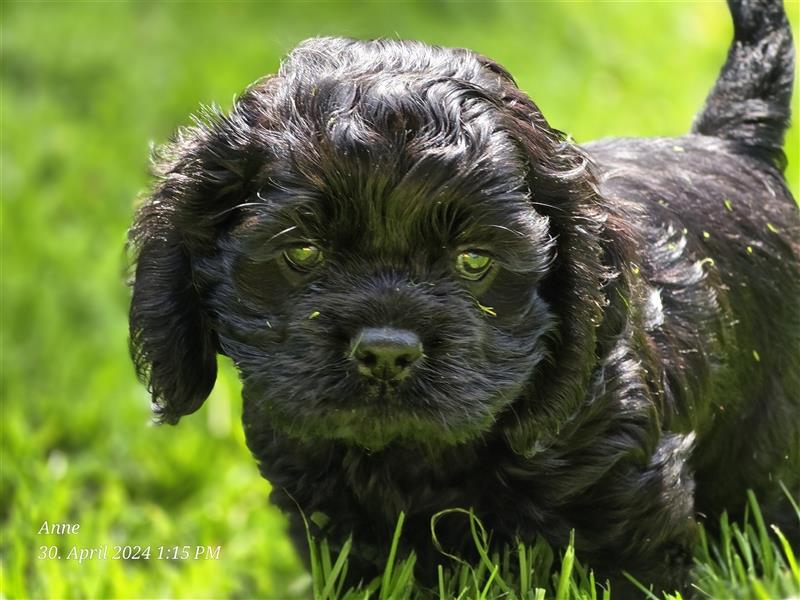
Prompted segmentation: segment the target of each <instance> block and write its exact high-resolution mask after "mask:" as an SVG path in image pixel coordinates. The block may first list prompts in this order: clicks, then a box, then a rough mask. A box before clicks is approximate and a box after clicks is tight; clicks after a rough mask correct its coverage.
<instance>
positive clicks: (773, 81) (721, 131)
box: [692, 0, 794, 170]
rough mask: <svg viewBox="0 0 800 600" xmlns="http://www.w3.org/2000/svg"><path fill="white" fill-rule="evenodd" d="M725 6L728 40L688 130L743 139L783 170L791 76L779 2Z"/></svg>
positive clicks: (740, 1) (743, 0)
mask: <svg viewBox="0 0 800 600" xmlns="http://www.w3.org/2000/svg"><path fill="white" fill-rule="evenodd" d="M728 7H729V8H730V11H731V15H732V16H733V30H734V33H733V42H732V43H731V47H730V49H729V50H728V59H727V61H726V62H725V66H723V67H722V71H721V72H720V74H719V77H718V78H717V82H716V84H715V85H714V88H713V89H712V90H711V93H710V94H709V95H708V98H706V103H705V106H703V109H702V110H701V111H700V113H699V114H698V115H697V117H696V118H695V121H694V124H693V126H692V132H693V133H699V134H702V135H709V136H714V137H719V138H723V139H727V140H731V141H734V142H737V143H739V144H742V145H743V146H745V147H746V149H747V151H748V152H749V153H751V154H755V155H757V156H760V157H761V158H763V159H764V160H766V161H768V162H770V163H771V164H773V165H775V166H776V167H778V168H779V169H781V170H783V169H784V168H786V156H785V154H784V153H783V138H784V135H785V133H786V129H787V128H788V127H789V117H790V113H791V109H790V101H791V97H792V83H793V80H794V47H793V45H792V33H791V30H790V29H789V21H788V20H787V18H786V13H785V12H784V9H783V1H782V0H728Z"/></svg>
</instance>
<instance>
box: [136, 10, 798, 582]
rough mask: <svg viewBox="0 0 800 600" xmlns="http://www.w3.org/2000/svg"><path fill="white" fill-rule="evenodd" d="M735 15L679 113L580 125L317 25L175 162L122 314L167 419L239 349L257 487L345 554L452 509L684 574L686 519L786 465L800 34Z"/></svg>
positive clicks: (468, 76) (731, 506)
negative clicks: (624, 131) (350, 543)
mask: <svg viewBox="0 0 800 600" xmlns="http://www.w3.org/2000/svg"><path fill="white" fill-rule="evenodd" d="M731 10H732V13H733V18H734V23H735V39H734V41H733V45H732V47H731V49H730V53H729V56H728V60H727V63H726V64H725V66H724V68H723V70H722V72H721V74H720V77H719V79H718V81H717V83H716V86H715V87H714V89H713V91H712V92H711V94H710V96H709V98H708V100H707V103H706V106H705V108H704V109H703V110H702V112H701V113H700V115H699V116H698V117H697V120H696V122H695V125H694V127H693V130H692V133H691V134H689V135H687V136H684V137H680V138H669V139H667V138H657V139H614V140H608V141H603V142H598V143H594V144H589V145H586V146H576V145H575V144H573V143H571V142H570V141H569V140H567V139H565V136H564V135H562V134H561V133H560V132H558V131H556V130H555V129H553V128H552V127H550V125H548V123H547V121H546V120H545V119H544V117H543V116H542V114H541V113H540V112H539V110H538V109H537V107H536V106H535V105H534V104H533V102H531V100H530V99H529V98H528V97H527V96H526V95H525V94H524V93H522V92H521V91H520V90H519V89H517V87H516V86H515V85H514V82H513V79H512V78H511V76H510V75H509V74H508V73H507V72H506V71H505V70H504V69H503V68H502V67H501V66H500V65H498V64H497V63H495V62H493V61H491V60H490V59H487V58H485V57H483V56H480V55H478V54H475V53H474V52H471V51H468V50H461V49H446V48H439V47H434V46H427V45H425V44H422V43H418V42H401V41H394V40H376V41H366V42H365V41H356V40H349V39H339V38H321V39H312V40H309V41H307V42H304V43H303V44H301V45H300V46H299V47H298V48H296V49H295V50H294V51H293V52H292V53H291V54H290V55H289V57H288V58H287V59H286V61H285V62H284V64H283V65H282V67H281V69H280V71H279V72H278V74H277V75H275V76H272V77H268V78H266V79H264V80H263V81H261V82H259V83H257V84H255V85H254V86H252V87H251V88H249V89H248V90H246V91H245V92H244V94H243V95H242V96H241V97H240V98H239V99H238V100H237V102H236V103H235V106H234V108H233V110H232V111H231V113H230V114H227V115H222V114H213V115H211V116H210V117H209V118H208V121H207V122H206V123H205V124H201V125H198V126H196V127H192V128H187V129H183V130H181V131H180V132H179V133H178V135H177V136H176V137H175V139H174V140H173V142H172V143H171V144H169V145H167V146H166V147H165V148H162V150H161V151H160V153H159V155H158V158H157V164H156V167H157V169H158V176H159V180H158V183H157V185H156V187H155V189H154V191H153V194H152V197H151V198H150V199H149V200H148V201H147V202H146V203H145V204H144V205H143V206H142V208H141V210H140V211H139V213H138V215H137V217H136V222H135V223H134V225H133V228H132V231H131V241H132V244H133V246H134V248H135V249H136V251H137V252H138V256H137V263H136V275H135V284H134V291H133V302H132V306H131V313H130V317H131V347H132V353H133V357H134V360H135V362H136V365H137V367H138V369H139V372H140V375H141V377H142V378H143V379H144V380H145V381H147V382H148V383H149V386H150V390H151V391H152V394H153V399H154V406H155V411H156V415H157V418H158V419H159V420H160V421H162V422H167V423H176V422H177V421H178V420H179V419H180V417H181V416H183V415H186V414H189V413H191V412H193V411H195V410H197V408H198V407H199V406H200V405H201V404H202V403H203V401H204V399H205V398H206V396H207V395H208V394H209V392H210V391H211V389H212V386H213V384H214V379H215V374H216V366H215V365H216V354H217V353H221V354H224V355H227V356H229V357H230V358H231V359H232V360H233V361H234V363H235V364H236V366H237V368H238V370H239V372H240V374H241V377H242V380H243V384H244V427H245V430H246V434H247V441H248V444H249V447H250V449H251V450H252V452H253V454H254V455H255V457H256V458H257V460H258V462H259V464H260V466H261V471H262V473H263V474H264V476H265V477H266V478H267V479H268V480H269V481H270V482H271V483H272V486H273V492H272V500H273V501H274V502H275V503H276V504H277V505H278V506H280V507H281V508H282V509H284V510H285V511H287V512H289V513H290V515H291V519H292V522H293V527H294V529H295V531H296V533H299V534H300V535H299V536H298V537H299V538H300V539H301V540H304V539H305V538H304V535H303V534H302V528H303V525H302V521H301V519H300V517H299V512H298V509H302V511H303V512H304V513H305V514H306V515H311V514H313V513H317V512H318V513H323V514H324V515H327V516H328V517H329V519H328V524H327V526H326V527H325V528H324V532H323V533H324V534H325V535H327V536H328V537H329V538H331V539H332V540H333V541H334V542H336V541H339V542H341V541H343V540H344V539H345V538H346V536H348V535H350V534H351V532H352V533H353V534H354V540H355V547H356V550H355V556H354V557H353V562H352V563H351V572H353V571H355V572H356V574H357V576H361V577H365V578H366V577H369V576H370V575H371V574H373V573H374V572H375V571H374V569H375V568H376V567H379V566H380V565H381V561H382V559H383V558H384V554H385V552H386V551H387V549H388V547H389V539H390V536H391V533H392V531H393V528H394V524H395V521H396V519H397V516H398V514H399V513H400V511H404V512H405V513H406V515H407V521H406V529H405V539H406V540H407V542H408V545H409V548H413V549H415V550H416V551H417V553H418V554H419V555H420V560H419V564H421V565H428V564H435V563H434V560H438V558H439V557H438V555H436V553H435V552H434V550H433V549H432V544H431V536H430V529H429V527H430V524H429V521H430V518H431V516H432V515H433V514H434V513H436V512H437V511H440V510H442V509H446V508H450V507H464V508H471V509H473V510H474V511H475V513H476V514H477V515H478V516H479V517H480V519H481V520H482V522H483V523H484V525H485V526H486V527H487V528H488V529H491V530H492V531H493V532H494V533H493V536H494V537H493V541H494V542H498V543H501V542H508V541H513V540H514V539H515V538H517V537H520V538H522V539H523V540H530V539H531V538H532V537H533V536H535V535H542V536H544V537H545V538H546V539H547V540H549V541H550V542H551V543H553V544H556V545H563V544H565V543H566V541H567V540H568V536H569V533H570V530H572V529H574V530H575V531H576V544H577V547H578V550H579V553H580V554H581V555H582V556H583V557H584V558H586V559H587V560H588V561H589V562H590V564H592V565H593V566H595V567H596V568H599V569H600V570H601V572H603V573H606V574H613V573H615V572H617V571H618V570H619V569H623V568H624V569H628V570H630V571H633V572H634V573H635V574H636V575H637V576H639V577H641V578H642V579H643V580H645V581H648V582H649V581H656V582H658V583H659V584H661V585H679V584H680V583H681V582H682V579H683V577H684V575H685V569H684V566H685V564H686V556H687V549H688V548H689V547H690V545H691V543H692V540H693V537H694V535H695V519H696V517H697V515H704V516H707V517H708V518H709V519H710V520H711V521H712V522H713V521H715V520H716V519H717V517H718V515H719V514H720V513H721V511H722V510H723V509H728V510H731V511H733V512H734V513H735V512H737V511H739V510H740V509H741V508H742V507H743V504H744V500H745V491H746V490H747V489H748V488H753V489H755V490H756V491H757V494H758V496H759V498H760V499H761V500H762V501H763V502H764V503H765V504H766V505H767V507H768V508H770V507H772V506H773V501H774V499H775V498H776V497H779V496H780V493H779V488H778V483H777V482H778V481H779V480H782V481H784V482H785V483H786V484H787V485H788V486H789V488H790V489H791V490H793V491H795V490H797V489H798V472H800V368H798V365H800V219H798V211H797V206H796V205H795V203H794V201H793V200H792V198H791V196H790V193H789V191H788V190H787V188H786V185H785V182H784V179H783V177H782V175H781V172H782V170H783V169H784V167H785V158H784V155H783V152H782V150H781V146H782V141H783V136H784V132H785V130H786V126H787V121H788V118H789V103H790V96H791V87H792V73H793V48H792V43H791V36H790V31H789V26H788V23H787V20H786V17H785V14H784V12H783V9H782V6H781V3H780V2H779V1H778V0H740V1H734V0H732V1H731ZM776 510H777V509H776ZM775 514H778V513H777V512H776V513H775ZM457 525H458V526H457ZM462 525H463V523H458V524H454V523H450V526H448V527H447V528H446V529H445V530H444V531H440V532H439V534H440V539H441V540H442V542H443V543H444V544H445V545H446V546H448V548H450V549H457V550H464V551H466V548H467V547H468V546H469V545H470V542H469V538H470V536H469V532H468V528H466V527H459V526H462Z"/></svg>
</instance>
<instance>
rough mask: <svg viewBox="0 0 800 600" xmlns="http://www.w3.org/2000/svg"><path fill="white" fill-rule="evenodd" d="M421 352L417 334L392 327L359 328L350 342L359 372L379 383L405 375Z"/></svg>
mask: <svg viewBox="0 0 800 600" xmlns="http://www.w3.org/2000/svg"><path fill="white" fill-rule="evenodd" d="M422 353H423V348H422V342H421V341H420V339H419V336H418V335H417V334H416V333H414V332H413V331H409V330H407V329H395V328H392V327H382V328H373V327H370V328H365V329H362V330H361V331H360V332H359V333H358V335H356V336H355V337H354V338H353V341H352V343H351V345H350V357H351V358H352V360H354V361H355V363H356V366H357V368H358V372H359V373H361V374H362V375H364V376H365V377H369V378H370V379H377V380H378V381H382V382H390V381H400V380H401V379H404V378H405V377H407V376H408V374H409V373H410V372H411V369H412V367H413V366H414V363H416V362H417V361H418V360H419V359H420V358H422Z"/></svg>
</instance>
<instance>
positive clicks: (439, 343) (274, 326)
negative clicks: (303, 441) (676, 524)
mask: <svg viewBox="0 0 800 600" xmlns="http://www.w3.org/2000/svg"><path fill="white" fill-rule="evenodd" d="M158 158H159V162H158V165H157V166H158V167H159V169H160V172H159V175H160V181H159V184H158V185H157V187H156V189H155V191H154V193H153V195H152V197H151V198H150V199H149V200H148V202H146V203H145V204H144V206H143V207H142V208H141V210H140V212H139V215H138V217H137V220H136V223H135V224H134V227H133V229H132V241H133V244H134V246H135V247H136V248H137V249H138V260H137V269H136V278H135V284H134V294H133V302H132V307H131V344H132V350H133V355H134V359H135V361H136V363H137V366H138V367H139V369H140V373H141V375H142V376H143V377H144V378H145V379H147V380H148V381H149V384H150V388H151V391H152V393H153V397H154V401H155V404H154V405H155V409H156V412H157V414H158V416H159V417H160V418H161V420H163V421H167V422H175V421H177V420H178V419H179V418H180V417H181V416H182V415H184V414H188V413H190V412H192V411H194V410H196V409H197V408H198V407H199V406H200V405H201V403H202V402H203V400H204V399H205V397H206V396H207V395H208V393H209V392H210V389H211V387H212V386H213V382H214V378H215V354H216V353H217V352H219V353H222V354H225V355H227V356H229V357H230V358H231V359H232V360H233V361H234V363H235V364H236V366H237V368H238V370H239V372H240V374H241V377H242V380H243V384H244V396H245V402H246V420H247V421H248V424H249V425H253V424H254V423H256V424H258V423H263V424H267V423H268V424H269V426H270V427H272V428H276V429H279V430H281V431H283V432H285V433H287V434H289V435H292V436H296V437H300V438H334V439H342V440H345V441H347V442H352V443H355V444H358V445H362V446H365V447H368V448H375V447H382V446H384V445H386V444H388V443H390V442H393V441H403V442H404V443H408V442H410V443H429V442H442V443H456V442H458V441H461V440H464V439H468V438H470V437H473V436H475V435H478V434H480V433H481V432H483V431H486V430H487V429H489V428H491V427H492V426H493V423H495V422H496V421H497V420H498V419H501V417H502V416H503V415H505V414H507V413H515V418H517V419H519V418H524V419H527V418H528V417H529V416H530V415H537V414H540V415H542V417H544V416H546V415H548V414H550V415H551V416H552V415H553V414H560V415H563V414H566V413H567V412H568V411H569V410H570V408H569V407H563V406H562V407H559V406H549V405H546V406H539V407H537V406H535V404H537V403H536V402H535V401H532V400H529V401H527V402H526V405H525V406H524V407H522V406H519V403H520V402H522V401H521V400H520V397H521V396H525V395H528V396H529V395H530V394H529V393H525V390H528V391H530V388H531V387H533V388H536V387H537V383H536V373H537V371H540V370H542V369H543V365H544V362H543V361H544V359H545V358H547V357H550V358H551V360H554V357H555V356H556V355H558V352H559V350H558V345H559V344H562V345H563V344H564V343H565V337H566V338H567V342H569V341H570V336H569V331H568V330H569V326H567V328H566V329H567V330H566V331H565V330H564V327H563V325H562V324H563V322H564V321H565V320H566V319H570V318H572V319H575V318H581V316H580V315H578V314H577V313H576V311H572V309H571V307H572V305H573V302H572V301H571V300H569V299H567V300H565V301H563V302H561V303H559V301H558V298H557V297H556V296H554V294H553V292H552V288H553V286H554V285H557V286H558V287H559V288H562V287H563V286H564V285H567V286H568V287H569V286H570V285H571V283H570V282H572V281H573V279H575V278H576V277H577V275H576V273H578V272H580V271H581V268H580V266H579V267H577V268H576V267H575V266H574V265H572V264H567V263H568V261H567V262H566V263H565V262H564V260H565V256H562V254H563V255H566V257H568V256H569V254H570V253H574V252H575V250H576V248H577V246H578V245H579V244H577V243H576V241H575V240H576V239H579V237H580V236H578V237H576V236H575V235H573V231H574V228H573V226H572V224H573V222H572V217H574V216H575V211H576V210H578V209H577V208H576V207H579V206H581V205H583V204H585V203H586V202H587V201H588V200H587V199H588V198H590V197H591V194H592V186H591V182H590V180H589V177H588V175H587V172H586V162H585V160H584V158H583V156H582V155H581V154H580V153H579V152H578V151H577V150H575V149H574V147H573V146H571V145H570V144H568V143H566V142H565V141H564V140H563V136H561V135H560V134H559V133H558V132H556V131H554V130H552V129H551V128H550V127H549V126H548V125H547V123H546V122H545V120H544V119H543V117H542V116H541V114H540V113H539V111H538V109H537V108H536V107H535V105H533V103H532V102H531V101H530V100H529V99H528V98H527V97H526V96H524V95H523V94H522V93H521V92H519V90H518V89H517V88H516V86H515V85H514V83H513V80H512V79H511V77H510V75H508V73H506V72H505V71H504V70H503V69H502V68H501V67H500V66H498V65H497V64H496V63H493V62H491V61H489V60H488V59H486V58H483V57H481V56H479V55H476V54H474V53H472V52H469V51H466V50H451V49H442V48H436V47H430V46H426V45H424V44H421V43H413V42H398V41H386V40H379V41H372V42H360V41H353V40H345V39H315V40H311V41H308V42H306V43H304V44H302V45H301V46H299V47H298V48H297V49H296V50H295V51H294V52H293V53H292V54H291V55H290V56H289V57H288V58H287V60H286V61H285V62H284V64H283V65H282V67H281V69H280V71H279V73H278V74H277V75H276V76H273V77H270V78H267V79H265V80H263V81H261V82H259V83H257V84H256V85H254V86H252V87H251V88H250V89H248V90H247V91H246V92H245V93H244V94H243V95H242V97H241V98H239V100H238V101H237V102H236V104H235V106H234V108H233V110H232V112H231V113H230V114H229V115H225V116H223V115H212V116H211V117H210V118H209V119H208V122H207V123H204V124H201V125H198V126H197V127H194V128H191V129H186V130H183V131H181V132H179V134H178V135H177V136H176V138H175V139H174V141H173V142H172V144H170V145H168V146H167V147H166V148H165V149H163V150H162V152H161V154H160V156H159V157H158ZM559 224H561V225H559ZM586 227H589V226H586ZM548 282H550V283H548ZM572 287H575V288H576V289H574V290H572V291H570V293H578V294H579V293H580V290H579V289H577V288H578V287H579V286H572ZM548 290H550V291H548ZM560 293H561V292H559V294H560ZM582 301H583V300H581V302H582ZM571 311H572V312H571ZM573 313H575V314H573ZM573 350H574V349H573ZM546 380H547V377H543V379H542V384H541V385H546ZM521 413H525V414H524V415H522V414H521ZM542 422H544V421H542Z"/></svg>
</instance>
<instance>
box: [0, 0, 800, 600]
mask: <svg viewBox="0 0 800 600" xmlns="http://www.w3.org/2000/svg"><path fill="white" fill-rule="evenodd" d="M787 8H788V10H789V12H790V17H791V19H792V21H793V25H794V28H795V36H796V37H797V26H798V23H799V22H800V14H799V13H800V4H798V2H796V1H792V2H789V3H787ZM0 10H2V15H1V16H0V27H2V48H1V51H2V107H1V109H0V110H1V111H2V136H1V138H2V139H1V140H0V143H1V144H2V147H1V150H2V165H1V166H2V173H1V175H0V180H1V182H2V203H3V214H2V225H3V231H2V265H1V266H0V269H1V270H0V277H2V332H0V335H1V336H2V338H0V344H1V348H2V357H1V360H2V373H1V377H2V380H1V381H0V383H1V384H2V396H3V404H2V415H0V417H1V418H0V421H1V422H2V448H1V450H2V457H1V458H2V469H0V474H1V475H0V476H1V479H0V483H2V499H1V500H0V527H2V545H1V546H0V560H2V573H1V574H0V594H1V595H2V597H5V598H25V597H48V598H60V597H64V598H66V597H98V598H99V597H103V598H112V597H113V598H123V597H130V598H140V597H166V596H170V597H192V598H200V597H215V598H217V597H239V598H249V597H262V598H284V597H287V596H289V595H291V589H292V587H293V586H294V587H298V588H299V587H300V586H299V583H300V582H302V570H301V568H300V566H299V563H298V561H297V559H296V557H295V556H294V553H293V550H292V549H291V547H290V545H289V542H288V540H287V539H286V537H285V529H284V522H283V520H282V517H281V516H280V515H279V514H278V513H277V511H276V510H275V509H273V508H272V507H269V506H268V504H267V501H266V496H267V492H268V485H267V483H266V482H264V481H263V480H261V479H260V478H259V476H258V474H257V471H256V468H255V465H254V463H253V461H252V460H251V459H250V457H249V455H248V452H247V450H246V448H245V445H244V442H243V435H242V432H241V427H240V426H239V423H238V420H239V415H240V402H239V384H238V382H237V380H236V376H235V373H234V372H233V370H232V369H231V367H230V365H229V364H224V365H223V369H222V374H221V377H220V378H219V380H218V382H217V386H216V388H215V390H214V393H213V395H212V396H211V398H210V400H209V401H208V402H207V403H206V405H205V406H204V407H203V409H202V410H200V411H199V412H198V413H197V414H195V415H193V416H191V417H188V418H185V419H184V420H183V421H182V422H181V424H180V426H178V427H177V428H171V427H153V426H150V425H149V404H148V398H147V396H146V393H145V391H144V389H143V387H142V386H141V385H140V384H138V383H137V381H136V380H135V377H134V374H133V369H132V367H131V365H130V361H129V359H128V356H127V339H126V338H127V329H126V327H127V322H126V312H127V303H128V290H127V289H126V287H125V285H124V284H123V280H124V274H123V271H124V253H123V244H124V240H125V232H126V228H127V226H128V224H129V222H130V220H131V215H132V211H133V203H134V199H135V197H136V196H137V194H139V193H141V192H142V191H143V190H145V189H146V187H147V185H148V175H147V157H148V145H149V144H150V143H151V142H155V143H160V142H163V141H165V140H166V139H167V138H168V136H169V135H170V133H171V132H172V131H173V130H174V128H175V127H176V126H178V125H180V124H186V123H188V121H189V119H188V115H189V113H191V112H193V111H196V110H197V108H198V106H199V104H201V103H205V104H210V103H213V102H216V103H218V104H220V105H222V106H223V107H229V106H230V104H231V102H232V99H233V97H234V95H235V94H236V93H237V92H238V91H240V90H241V89H243V88H244V87H245V86H246V85H247V84H248V83H250V82H252V81H254V80H255V79H257V78H259V77H261V76H262V75H264V74H267V73H271V72H274V71H275V70H276V69H277V66H278V62H279V60H280V58H281V56H282V55H284V54H285V53H286V52H287V51H288V50H289V49H290V48H291V47H292V46H294V45H295V44H296V43H297V42H299V41H300V40H302V39H304V38H307V37H310V36H314V35H348V36H355V37H377V36H392V37H395V36H396V37H401V38H416V39H421V40H423V41H426V42H430V43H435V44H441V45H447V46H467V47H470V48H473V49H475V50H477V51H480V52H482V53H484V54H487V55H489V56H491V57H493V58H494V59H496V60H498V61H499V62H501V63H502V64H504V65H505V66H506V67H507V68H508V69H509V70H510V71H511V72H512V73H513V74H514V75H515V77H516V79H517V82H518V83H519V85H520V87H521V88H522V89H523V90H525V91H527V92H528V93H529V94H530V95H531V96H532V97H533V98H534V100H535V101H536V102H537V103H538V104H539V106H540V107H541V108H542V110H543V112H544V114H545V115H546V116H547V117H548V119H549V120H550V122H551V123H552V124H553V125H554V126H556V127H558V128H560V129H562V130H564V131H567V132H569V133H571V134H572V135H573V136H574V137H575V138H576V140H578V141H579V142H580V141H588V140H590V139H594V138H598V137H604V136H612V135H679V134H681V133H683V132H685V131H686V130H687V129H688V127H689V124H690V122H691V119H692V116H693V114H694V113H695V111H696V110H697V109H698V108H699V106H700V105H701V103H702V101H703V99H704V97H705V94H706V93H707V91H708V90H709V89H710V86H711V84H712V82H713V81H714V77H715V75H716V73H717V71H718V69H719V67H720V66H721V65H722V62H723V60H724V56H725V53H726V50H727V46H728V42H729V39H730V36H731V26H730V23H729V18H728V15H727V9H726V7H725V4H724V2H702V3H701V2H697V3H693V2H671V3H668V2H663V3H660V2H632V3H623V2H615V3H606V2H594V3H593V2H563V3H562V2H469V3H466V2H455V1H447V0H439V1H430V2H418V3H405V2H386V3H373V4H364V3H359V2H326V3H316V2H295V3H266V2H224V3H214V2H169V3H157V2H140V3H127V2H70V3H59V2H50V3H41V4H39V3H27V2H4V3H2V4H0ZM795 98H797V96H796V97H795ZM794 112H795V114H798V113H800V110H798V107H797V100H796V99H795V109H794ZM799 140H800V136H799V135H798V128H797V125H795V126H794V127H793V129H792V130H791V131H790V133H789V136H788V144H787V152H788V155H789V169H788V171H787V177H788V179H789V181H790V185H791V187H792V189H793V191H794V193H795V194H797V193H798V191H800V183H799V182H798V178H799V177H800V171H799V170H798V145H800V141H799ZM45 520H47V521H49V522H72V523H80V525H81V529H80V532H79V533H78V534H76V535H74V536H45V535H37V530H38V529H39V527H40V526H41V525H42V523H43V522H44V521H45ZM51 544H53V545H58V546H59V547H60V548H61V549H62V554H63V555H66V551H67V550H68V549H69V548H70V547H71V546H72V545H78V546H81V547H90V546H96V545H101V544H108V545H114V544H142V545H144V544H150V545H152V546H157V545H165V546H174V545H178V546H183V545H185V544H187V545H191V546H192V547H194V546H196V545H214V546H216V545H220V546H222V551H221V557H220V559H219V560H215V561H203V560H198V561H194V560H188V561H177V562H176V561H157V560H150V561H132V560H131V561H110V560H109V561H88V562H85V563H83V564H78V563H77V561H66V560H60V561H58V560H54V561H51V560H39V559H37V556H38V555H39V553H40V550H39V548H40V546H42V545H51Z"/></svg>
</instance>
